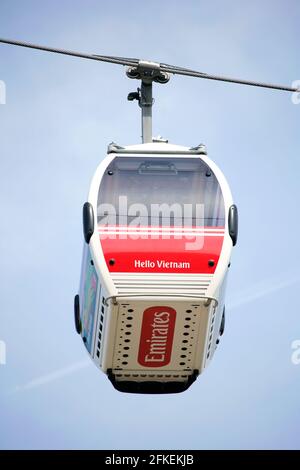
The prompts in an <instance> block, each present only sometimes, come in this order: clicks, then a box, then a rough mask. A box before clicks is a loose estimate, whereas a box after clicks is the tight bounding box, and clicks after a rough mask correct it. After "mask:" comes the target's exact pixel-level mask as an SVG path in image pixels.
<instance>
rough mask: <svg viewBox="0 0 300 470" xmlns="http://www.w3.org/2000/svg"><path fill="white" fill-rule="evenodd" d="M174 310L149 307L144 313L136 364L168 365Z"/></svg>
mask: <svg viewBox="0 0 300 470" xmlns="http://www.w3.org/2000/svg"><path fill="white" fill-rule="evenodd" d="M175 320H176V310H174V309H173V308H171V307H149V308H147V309H146V310H145V311H144V315H143V323H142V330H141V339H140V347H139V354H138V362H139V364H141V365H142V366H145V367H162V366H166V365H167V364H169V362H170V359H171V353H172V345H173V337H174V328H175Z"/></svg>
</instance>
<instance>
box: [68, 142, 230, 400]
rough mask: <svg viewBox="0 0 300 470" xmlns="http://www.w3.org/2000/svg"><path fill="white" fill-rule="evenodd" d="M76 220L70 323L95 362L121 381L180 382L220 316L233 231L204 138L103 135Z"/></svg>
mask: <svg viewBox="0 0 300 470" xmlns="http://www.w3.org/2000/svg"><path fill="white" fill-rule="evenodd" d="M174 201H175V202H174ZM83 220H84V236H85V245H84V252H83V265H82V274H81V284H80V292H79V297H76V301H75V305H76V317H77V320H76V323H77V324H79V325H80V324H81V327H79V329H78V331H79V332H80V333H81V335H82V337H83V340H84V341H85V345H86V348H87V350H88V352H89V353H90V355H91V356H92V358H93V360H94V362H95V363H96V364H97V366H98V367H100V368H101V369H102V370H103V371H104V372H106V373H107V374H108V377H109V379H110V380H111V382H112V384H113V385H114V387H115V388H116V389H117V390H120V391H125V392H144V393H163V392H169V393H170V392H180V391H184V390H186V389H187V388H188V387H189V386H190V385H191V384H192V382H193V381H194V380H195V378H196V377H197V376H198V374H199V373H200V372H202V370H203V369H204V368H205V367H206V365H207V364H208V363H209V362H210V360H211V359H212V357H213V354H214V351H215V349H216V346H217V343H218V340H219V336H220V333H221V325H222V321H223V322H224V294H225V286H226V277H227V272H228V267H229V264H230V255H231V250H232V246H233V245H234V244H235V242H236V237H237V210H236V207H235V206H234V205H233V201H232V197H231V193H230V190H229V187H228V184H227V182H226V180H225V178H224V175H223V174H222V172H221V171H220V170H219V168H218V167H217V166H216V165H215V164H214V163H213V162H212V161H211V160H209V159H208V157H207V155H206V150H205V147H204V146H203V145H200V146H199V147H197V148H193V149H189V148H186V147H181V146H177V145H170V144H168V143H162V142H155V143H145V144H142V145H134V146H129V147H124V148H121V147H118V146H116V145H110V146H109V149H108V154H107V156H106V158H105V159H104V160H103V161H102V162H101V163H100V165H99V167H98V168H97V170H96V173H95V175H94V177H93V180H92V183H91V187H90V192H89V197H88V201H87V202H86V203H85V205H84V208H83ZM79 319H80V320H79Z"/></svg>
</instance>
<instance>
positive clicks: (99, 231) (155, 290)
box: [0, 39, 299, 393]
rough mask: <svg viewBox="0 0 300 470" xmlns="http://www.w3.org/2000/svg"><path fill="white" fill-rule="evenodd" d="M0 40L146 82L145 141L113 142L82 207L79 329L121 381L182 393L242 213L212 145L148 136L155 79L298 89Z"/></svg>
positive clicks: (219, 314) (217, 323) (214, 308)
mask: <svg viewBox="0 0 300 470" xmlns="http://www.w3.org/2000/svg"><path fill="white" fill-rule="evenodd" d="M0 42H2V43H6V44H14V45H17V46H23V47H28V48H32V49H38V50H43V51H49V52H54V53H59V54H64V55H69V56H73V57H80V58H86V59H91V60H94V61H102V62H109V63H114V64H120V65H126V66H127V67H128V69H127V72H126V73H127V76H128V77H129V78H131V79H138V80H141V88H138V89H137V91H136V92H133V93H130V94H129V95H128V100H130V101H134V100H137V101H138V104H139V106H140V107H141V110H142V137H143V138H142V141H143V143H142V144H140V145H133V146H127V147H122V146H118V145H116V144H110V145H109V147H108V152H107V156H106V157H105V158H104V160H103V161H102V162H101V163H100V165H99V166H98V168H97V170H96V172H95V175H94V177H93V179H92V183H91V187H90V191H89V195H88V200H87V202H86V203H85V204H84V206H83V231H84V239H85V241H84V249H83V259H82V269H81V279H80V288H79V294H76V295H75V299H74V314H75V327H76V331H77V332H78V333H79V334H80V335H81V337H82V339H83V342H84V344H85V347H86V349H87V351H88V353H89V355H90V356H91V358H92V360H93V361H94V363H95V364H96V365H97V366H98V367H99V368H100V369H101V370H102V371H103V372H105V373H106V374H107V375H108V378H109V379H110V381H111V382H112V384H113V386H114V387H115V388H116V389H117V390H119V391H122V392H134V393H174V392H182V391H184V390H186V389H187V388H189V386H190V385H191V384H192V383H193V382H194V381H195V379H196V378H197V376H198V375H199V374H200V373H201V372H202V371H203V370H204V368H205V367H206V366H207V365H208V364H209V362H210V361H211V359H212V357H213V355H214V352H215V349H216V347H217V344H218V343H219V338H220V336H221V335H222V334H223V332H224V326H225V289H226V280H227V274H228V269H229V266H230V257H231V252H232V247H233V246H234V245H235V244H236V241H237V232H238V215H237V208H236V206H235V205H234V204H233V201H232V196H231V192H230V189H229V187H228V184H227V182H226V180H225V177H224V175H223V174H222V172H221V170H220V169H219V168H218V167H217V166H216V164H215V163H214V162H213V161H211V160H210V159H209V158H208V157H207V154H206V149H205V146H204V145H199V146H197V147H192V148H188V147H182V146H179V145H171V144H169V143H168V142H167V141H164V140H163V139H161V138H158V139H153V138H152V104H153V99H152V84H153V82H157V83H161V84H164V83H167V82H168V80H169V78H170V74H177V75H185V76H191V77H197V78H204V79H211V80H217V81H224V82H231V83H239V84H244V85H250V86H258V87H264V88H271V89H275V90H285V91H290V92H294V93H297V96H298V95H299V89H297V88H293V87H286V86H281V85H273V84H266V83H260V82H253V81H249V80H240V79H233V78H228V77H222V76H216V75H210V74H206V73H202V72H197V71H194V70H190V69H185V68H182V67H176V66H172V65H167V64H159V63H156V62H149V61H144V60H138V59H132V58H122V57H112V56H103V55H96V54H83V53H79V52H74V51H68V50H64V49H56V48H50V47H45V46H39V45H34V44H30V43H24V42H20V41H11V40H7V39H0Z"/></svg>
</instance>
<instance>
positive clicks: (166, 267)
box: [100, 227, 224, 274]
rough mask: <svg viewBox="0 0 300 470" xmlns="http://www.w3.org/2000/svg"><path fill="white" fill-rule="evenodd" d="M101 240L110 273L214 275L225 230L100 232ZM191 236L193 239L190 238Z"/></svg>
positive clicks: (104, 230)
mask: <svg viewBox="0 0 300 470" xmlns="http://www.w3.org/2000/svg"><path fill="white" fill-rule="evenodd" d="M100 230H101V233H100V240H101V245H102V249H103V253H104V257H105V260H106V263H107V267H108V269H109V271H110V272H147V273H151V272H154V273H168V272H169V273H202V274H213V273H214V272H215V269H216V266H217V264H218V260H219V257H220V254H221V250H222V245H223V239H224V228H223V227H219V228H212V227H205V228H204V229H202V230H200V229H195V228H193V227H191V228H190V229H188V228H185V229H184V231H183V232H180V231H178V229H173V228H170V229H166V228H164V229H161V228H147V227H146V228H145V227H144V228H140V229H139V230H137V229H135V231H133V230H131V229H129V228H128V229H126V228H119V227H115V228H110V229H109V231H108V229H106V228H101V229H100ZM191 234H192V235H191Z"/></svg>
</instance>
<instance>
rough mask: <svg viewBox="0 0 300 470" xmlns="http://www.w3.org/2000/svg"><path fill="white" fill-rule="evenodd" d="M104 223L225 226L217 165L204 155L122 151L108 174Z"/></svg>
mask: <svg viewBox="0 0 300 470" xmlns="http://www.w3.org/2000/svg"><path fill="white" fill-rule="evenodd" d="M97 218H98V224H99V225H101V226H103V225H119V226H120V225H134V224H136V225H140V226H143V225H145V226H149V225H150V226H160V227H161V226H167V227H172V226H195V227H201V226H202V227H203V226H210V227H219V226H224V202H223V196H222V193H221V189H220V185H219V183H218V181H217V179H216V177H215V175H214V174H213V172H212V170H211V169H210V168H209V167H208V166H207V165H206V164H205V163H204V162H203V161H202V160H201V159H200V158H199V157H198V158H190V157H177V158H176V157H167V158H163V157H162V158H158V157H154V158H153V157H152V158H151V156H149V157H148V156H141V157H125V156H124V157H116V158H115V159H114V160H113V161H112V162H111V164H110V165H109V167H108V168H107V169H106V172H105V174H104V175H103V178H102V181H101V184H100V188H99V194H98V209H97Z"/></svg>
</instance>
